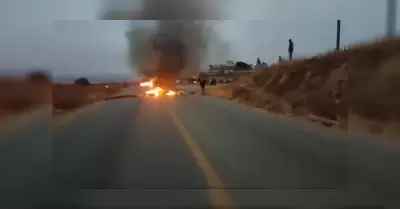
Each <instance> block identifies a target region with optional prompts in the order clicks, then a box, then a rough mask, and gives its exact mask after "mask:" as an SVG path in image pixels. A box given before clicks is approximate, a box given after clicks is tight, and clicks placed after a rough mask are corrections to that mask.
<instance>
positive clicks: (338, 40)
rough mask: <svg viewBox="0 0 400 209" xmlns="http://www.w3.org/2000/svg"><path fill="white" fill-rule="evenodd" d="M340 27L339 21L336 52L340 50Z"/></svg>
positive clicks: (338, 22)
mask: <svg viewBox="0 0 400 209" xmlns="http://www.w3.org/2000/svg"><path fill="white" fill-rule="evenodd" d="M340 27H341V21H340V20H337V24H336V51H339V50H340Z"/></svg>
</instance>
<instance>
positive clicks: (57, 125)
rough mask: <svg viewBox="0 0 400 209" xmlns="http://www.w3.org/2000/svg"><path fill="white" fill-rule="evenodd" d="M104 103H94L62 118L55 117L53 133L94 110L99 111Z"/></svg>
mask: <svg viewBox="0 0 400 209" xmlns="http://www.w3.org/2000/svg"><path fill="white" fill-rule="evenodd" d="M103 103H104V101H99V102H96V103H93V104H91V105H88V106H85V107H82V108H78V109H76V110H74V111H71V112H68V113H66V114H65V115H60V116H55V117H53V124H52V125H53V132H56V131H58V130H59V129H60V128H61V127H62V126H64V125H66V124H68V123H70V122H72V121H73V120H75V119H76V118H78V117H79V116H82V115H83V114H87V113H89V112H93V111H94V110H97V109H99V108H100V107H101V106H102V105H103Z"/></svg>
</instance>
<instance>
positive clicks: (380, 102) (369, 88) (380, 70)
mask: <svg viewBox="0 0 400 209" xmlns="http://www.w3.org/2000/svg"><path fill="white" fill-rule="evenodd" d="M208 94H210V95H212V96H217V97H220V98H224V99H229V100H237V101H240V102H243V103H245V104H248V105H251V106H254V107H258V108H262V109H265V110H268V111H270V112H274V113H281V114H285V115H288V116H295V117H303V118H307V119H309V120H312V121H315V122H319V123H321V124H323V125H324V126H329V127H338V128H340V129H342V130H345V131H357V132H369V133H373V134H379V135H385V136H389V137H393V138H399V136H400V38H395V39H390V40H378V41H376V42H373V43H363V44H358V45H355V46H353V47H349V48H348V49H346V50H343V51H332V52H327V53H325V54H320V55H317V56H314V57H312V58H308V59H301V60H300V59H299V60H292V61H282V62H280V63H276V64H274V65H271V66H269V67H267V68H265V69H263V70H261V71H258V72H255V73H252V74H251V75H248V76H243V77H242V78H241V79H240V80H239V81H235V82H233V83H232V84H227V85H221V86H218V87H216V88H212V89H210V90H209V91H208Z"/></svg>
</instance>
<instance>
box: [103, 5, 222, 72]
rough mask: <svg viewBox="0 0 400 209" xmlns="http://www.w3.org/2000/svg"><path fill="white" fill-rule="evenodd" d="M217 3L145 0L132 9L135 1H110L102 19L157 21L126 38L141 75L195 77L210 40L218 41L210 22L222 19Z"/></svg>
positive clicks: (204, 57) (134, 62)
mask: <svg viewBox="0 0 400 209" xmlns="http://www.w3.org/2000/svg"><path fill="white" fill-rule="evenodd" d="M215 2H216V1H204V0H144V1H141V2H136V5H133V4H131V3H132V1H126V2H125V3H123V1H115V0H109V1H107V2H106V4H105V13H104V15H103V19H113V20H115V19H120V20H122V19H123V20H127V19H128V20H156V25H155V27H153V28H149V27H137V26H136V27H132V28H131V30H130V31H129V32H128V33H127V34H126V35H127V38H128V42H129V49H130V55H129V57H130V61H131V63H132V65H135V67H136V69H137V70H138V71H139V73H140V74H141V75H144V76H165V77H171V76H172V77H176V76H179V75H193V74H196V72H198V71H199V70H200V69H201V64H202V63H204V62H205V60H206V59H207V52H208V44H209V43H210V40H209V39H210V38H213V39H214V40H213V43H216V42H218V40H219V39H218V37H217V36H216V35H215V33H212V32H210V30H212V28H213V21H209V20H216V19H219V18H220V14H219V13H218V7H219V5H217V4H216V3H215ZM138 3H141V5H139V4H138ZM134 8H136V10H135V9H134ZM137 8H139V9H137ZM209 34H214V35H213V36H212V37H210V35H209Z"/></svg>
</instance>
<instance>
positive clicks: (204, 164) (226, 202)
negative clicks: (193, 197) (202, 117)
mask: <svg viewBox="0 0 400 209" xmlns="http://www.w3.org/2000/svg"><path fill="white" fill-rule="evenodd" d="M168 113H169V115H170V116H171V117H172V120H173V122H174V124H175V125H176V127H177V129H178V131H179V133H180V134H181V136H182V138H183V140H184V141H185V143H186V145H187V146H188V148H189V149H190V151H191V152H192V154H193V156H194V157H195V158H196V160H197V165H198V166H199V167H200V168H201V169H202V170H203V172H204V174H205V177H206V180H207V183H208V186H209V187H210V189H209V190H208V193H209V195H210V199H211V201H212V202H213V204H214V206H215V208H220V207H222V208H224V209H227V208H234V205H235V204H234V201H233V199H232V198H231V197H230V196H229V194H228V192H227V191H225V190H224V189H223V188H224V184H223V183H222V181H221V178H220V177H219V176H218V174H217V172H215V170H214V169H213V167H212V166H211V163H210V162H209V161H208V160H207V158H206V156H205V154H204V153H203V151H202V150H201V148H200V147H199V145H197V143H196V141H195V140H194V139H193V137H192V136H191V135H190V133H189V131H188V130H187V129H186V127H185V125H183V123H182V122H181V120H180V119H179V118H178V116H177V115H176V114H175V113H174V112H172V110H169V111H168ZM213 188H214V189H213Z"/></svg>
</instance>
